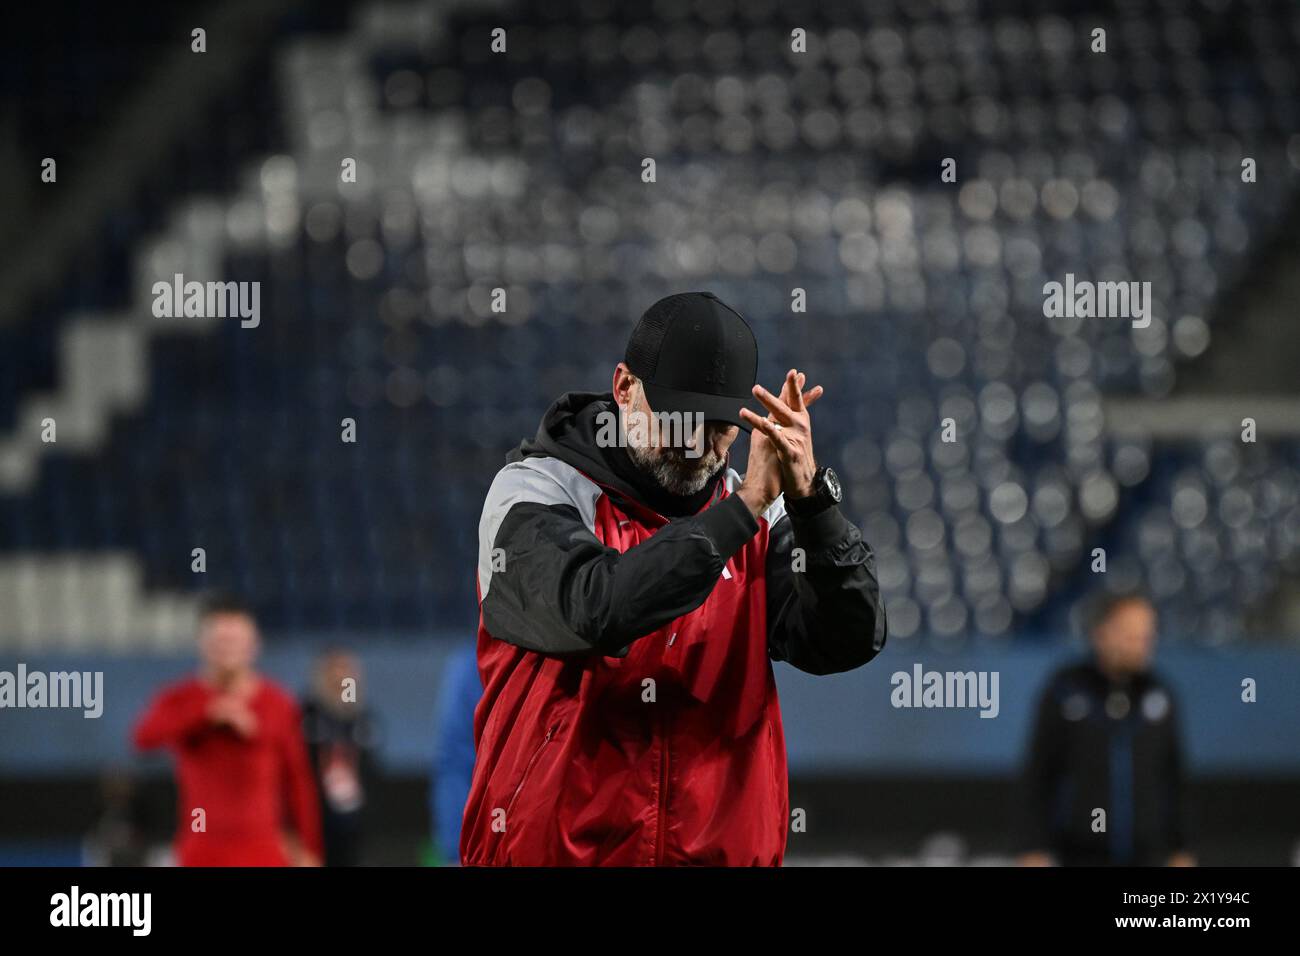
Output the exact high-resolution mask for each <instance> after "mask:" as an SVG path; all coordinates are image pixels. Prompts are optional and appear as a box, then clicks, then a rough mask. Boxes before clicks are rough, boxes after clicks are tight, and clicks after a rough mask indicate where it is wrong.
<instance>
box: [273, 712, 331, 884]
mask: <svg viewBox="0 0 1300 956" xmlns="http://www.w3.org/2000/svg"><path fill="white" fill-rule="evenodd" d="M284 723H285V726H284V727H282V728H280V740H279V743H280V757H281V765H280V766H281V780H282V782H283V788H284V789H283V799H284V806H285V808H286V809H287V811H288V817H289V822H290V823H291V825H292V828H293V831H294V832H295V833H296V834H297V835H298V839H299V840H300V841H302V845H303V846H304V847H305V848H306V849H308V850H310V851H311V852H312V854H313V855H314V856H315V857H316V858H317V859H318V860H319V859H321V858H322V857H323V854H324V852H325V849H324V842H323V837H322V833H321V813H320V801H319V799H318V797H317V795H316V778H315V775H314V774H313V772H312V766H311V758H310V757H309V756H308V755H307V741H306V739H305V738H304V737H303V732H302V712H301V711H300V710H299V709H298V705H297V704H296V703H294V702H293V701H289V702H288V704H287V709H286V718H285V722H284Z"/></svg>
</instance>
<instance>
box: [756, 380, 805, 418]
mask: <svg viewBox="0 0 1300 956" xmlns="http://www.w3.org/2000/svg"><path fill="white" fill-rule="evenodd" d="M754 397H755V398H756V399H758V400H759V401H760V402H762V403H763V407H764V408H766V409H767V410H768V411H769V412H771V413H772V417H773V418H775V419H776V420H777V421H778V422H780V423H781V424H782V425H793V424H794V422H795V416H794V412H793V411H791V410H790V406H789V405H787V404H786V403H785V402H783V401H781V399H779V398H777V397H776V396H775V395H773V394H772V393H771V392H769V391H768V390H767V389H765V388H764V387H763V386H762V385H755V386H754Z"/></svg>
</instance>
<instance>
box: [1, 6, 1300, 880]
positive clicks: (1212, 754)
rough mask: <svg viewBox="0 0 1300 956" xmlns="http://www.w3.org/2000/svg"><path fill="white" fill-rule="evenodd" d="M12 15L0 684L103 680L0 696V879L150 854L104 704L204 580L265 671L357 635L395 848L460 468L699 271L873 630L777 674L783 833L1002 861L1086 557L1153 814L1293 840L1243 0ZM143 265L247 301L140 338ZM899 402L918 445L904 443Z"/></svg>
mask: <svg viewBox="0 0 1300 956" xmlns="http://www.w3.org/2000/svg"><path fill="white" fill-rule="evenodd" d="M19 22H21V23H22V26H21V27H18V26H17V25H16V26H15V28H14V29H12V30H11V31H8V36H7V37H6V38H5V41H4V42H5V46H6V50H5V53H4V56H3V58H0V78H2V79H3V103H2V104H0V197H2V199H0V202H2V204H3V209H4V215H3V216H0V668H5V669H10V670H12V669H13V667H14V666H15V664H16V662H18V661H23V662H25V663H26V664H27V666H28V667H29V668H46V669H51V670H57V669H69V668H76V669H85V670H102V671H104V673H105V696H106V705H105V713H104V716H103V717H102V718H101V719H99V720H83V719H81V717H80V716H79V715H78V714H74V713H66V712H64V713H50V712H33V711H8V712H4V713H0V728H3V732H0V863H18V862H29V863H44V862H51V863H53V862H65V863H66V862H77V861H79V860H82V859H86V858H89V859H92V860H93V859H96V857H95V856H94V855H93V852H94V841H93V840H90V841H88V840H87V837H88V835H89V834H92V833H93V832H95V831H96V830H97V828H100V827H101V826H102V825H103V822H104V821H105V820H106V819H110V818H111V817H112V814H113V813H119V814H120V813H121V812H122V811H121V807H122V805H123V801H124V800H126V801H128V802H129V803H130V805H131V807H132V809H131V810H130V811H129V814H130V815H132V816H133V818H134V817H138V818H139V820H141V821H143V822H142V824H141V825H142V826H145V827H147V828H148V829H149V832H150V833H153V834H156V838H157V840H158V841H159V842H162V841H165V839H166V838H167V836H168V834H169V832H170V828H171V826H172V824H173V816H172V810H171V807H170V804H169V800H170V799H171V798H170V792H169V786H170V784H169V782H168V776H167V773H166V763H165V762H164V761H160V760H150V761H144V760H138V759H136V758H135V757H133V755H132V754H131V752H130V749H129V745H128V734H127V729H128V727H129V725H130V723H131V721H132V719H133V718H134V717H135V715H136V714H137V712H138V711H139V709H140V707H141V706H143V703H144V702H145V700H146V699H147V697H148V696H149V694H150V693H152V691H153V690H155V689H156V688H157V687H158V685H159V684H161V683H162V682H163V681H164V680H167V679H170V678H173V677H175V676H178V675H180V674H183V673H185V672H187V671H189V670H190V669H191V668H192V667H193V627H192V622H193V615H194V609H195V606H196V600H197V598H198V596H199V594H200V592H201V591H202V590H204V589H206V588H213V587H220V588H226V589H230V590H233V591H235V592H237V593H239V594H241V595H243V596H245V597H246V598H247V599H248V600H249V601H251V602H252V603H253V604H254V605H255V607H256V608H257V610H258V612H259V615H260V620H261V624H262V627H263V631H264V633H265V635H266V655H265V663H266V669H267V671H268V672H269V673H271V674H272V675H273V676H276V677H277V678H279V679H281V680H282V681H283V682H284V683H285V684H287V685H288V686H289V687H291V688H294V689H302V688H304V687H305V686H306V684H307V682H308V680H309V673H310V661H311V659H312V656H313V655H314V654H315V653H316V652H317V651H318V650H319V649H320V648H321V647H323V646H325V645H327V644H328V645H343V646H346V647H349V648H351V649H353V650H354V651H355V652H356V653H357V654H358V656H359V657H360V659H361V660H362V662H363V664H364V667H365V679H364V684H363V686H364V688H365V693H366V694H367V699H368V701H369V703H370V705H371V706H372V707H373V708H374V709H375V711H376V712H377V715H378V718H379V722H380V725H381V726H382V729H383V734H382V742H381V746H380V749H379V757H380V768H381V770H380V774H381V776H380V778H379V781H378V782H377V783H376V785H375V787H374V789H373V791H372V800H371V806H370V811H369V812H370V826H369V829H370V834H371V838H370V841H369V845H368V850H367V859H369V860H370V861H371V862H390V863H414V862H418V861H420V860H422V859H427V858H428V856H427V852H426V848H427V845H428V843H429V840H430V827H429V810H428V808H429V801H430V796H429V794H430V787H429V778H430V774H431V771H430V761H431V752H432V747H433V740H434V735H435V731H436V728H435V723H436V720H437V718H436V714H437V704H438V700H437V698H438V689H439V687H440V685H441V679H442V672H443V670H444V668H445V665H446V662H447V661H448V660H449V659H450V658H451V657H452V656H453V655H454V654H455V653H456V651H457V650H458V649H460V648H462V647H464V646H465V645H466V644H467V643H468V642H469V641H470V640H471V639H472V636H473V632H474V626H475V622H476V607H475V601H474V583H473V573H474V566H475V548H476V543H475V539H476V525H477V517H478V511H479V508H480V505H481V500H482V496H483V494H484V492H485V490H486V487H487V484H488V482H489V481H490V479H491V476H492V475H493V473H494V472H495V471H496V469H497V468H498V467H499V466H500V464H501V462H502V458H503V455H504V454H505V452H506V451H507V450H508V449H509V448H510V447H511V446H513V445H514V444H515V443H516V442H517V441H518V440H519V439H520V438H521V437H522V436H524V435H531V434H532V433H533V431H534V430H535V428H536V424H537V421H538V419H539V417H540V415H541V412H542V411H543V410H544V408H545V407H546V405H547V404H548V403H549V402H550V401H551V400H552V399H553V398H554V397H555V396H556V395H557V394H558V393H560V392H562V391H565V390H569V389H575V388H590V389H596V390H601V389H604V388H606V387H607V386H608V381H609V376H610V372H611V370H612V367H613V364H614V363H615V362H616V361H617V360H618V358H619V357H621V354H622V349H623V345H624V343H625V340H626V336H627V334H628V331H629V329H630V326H631V323H632V321H633V320H634V319H635V317H636V316H638V315H639V314H640V313H641V311H642V310H643V309H644V308H645V306H646V305H648V304H649V303H650V302H652V301H653V300H655V299H656V298H658V297H660V296H662V295H665V294H668V293H670V292H673V291H680V290H683V289H702V288H707V289H710V290H712V291H714V292H716V293H717V294H719V295H720V296H722V297H723V298H724V299H725V300H726V301H728V302H730V303H733V304H734V305H736V306H737V307H738V308H739V309H740V310H741V311H742V313H744V314H745V315H746V316H747V317H748V319H749V320H750V321H751V323H752V324H753V326H754V328H755V331H756V334H757V335H758V339H759V343H760V354H761V363H762V364H761V370H760V378H761V379H763V380H764V381H767V382H773V381H776V379H777V378H778V377H779V375H780V374H781V372H782V371H783V370H784V369H786V368H788V367H790V366H793V365H796V364H797V365H798V366H799V367H800V368H806V369H808V370H809V371H810V375H811V379H812V380H813V381H817V382H821V383H822V384H824V385H825V386H826V388H827V392H828V397H827V399H826V400H825V402H824V403H823V404H822V405H821V406H819V408H818V409H817V415H816V418H815V420H816V423H817V445H818V448H819V450H820V451H821V456H822V457H824V458H825V459H827V460H828V461H830V462H831V463H833V464H834V465H835V466H836V468H837V470H838V471H839V472H840V474H841V476H842V478H843V480H844V483H845V491H846V497H847V501H848V506H849V510H850V513H851V514H852V515H853V516H854V517H855V519H856V520H858V521H859V523H860V524H861V525H862V527H863V528H864V529H865V532H866V536H867V538H868V540H869V541H870V543H871V544H872V546H873V547H874V548H875V549H876V551H877V554H878V556H879V571H880V578H881V584H882V587H883V590H884V594H885V599H886V604H887V607H888V611H889V618H890V625H891V627H890V630H891V633H890V638H889V646H888V648H887V651H886V654H885V655H884V656H883V657H882V658H881V659H880V660H879V661H877V662H876V663H874V664H873V665H871V666H870V667H868V668H866V669H865V670H863V671H861V672H858V673H854V674H850V675H846V676H841V677H837V678H832V679H821V680H818V681H816V682H815V683H814V682H813V680H812V679H810V678H805V677H804V676H803V675H800V674H798V673H796V672H794V671H792V670H790V669H788V668H779V675H778V676H779V682H780V685H781V692H782V699H783V709H784V712H785V715H786V725H787V732H788V735H789V737H788V747H789V753H790V759H791V765H792V774H793V779H792V783H791V803H792V806H795V807H803V808H805V809H806V810H807V811H808V821H809V823H808V831H807V833H805V834H797V835H793V836H792V840H791V846H790V861H791V862H794V863H798V862H812V863H817V862H865V861H869V862H884V863H888V862H918V861H919V862H941V863H943V862H995V861H999V860H1005V859H1007V858H1008V856H1009V854H1010V852H1011V843H1010V839H1009V833H1010V831H1011V828H1012V826H1013V824H1014V821H1013V820H1011V819H1009V816H1008V814H1009V807H1010V806H1011V802H1010V800H1009V794H1010V788H1011V786H1012V781H1013V778H1014V774H1015V771H1016V768H1017V764H1018V761H1019V759H1020V755H1021V752H1022V748H1023V745H1024V738H1025V735H1026V733H1027V730H1028V719H1029V714H1030V709H1031V707H1032V704H1033V702H1034V698H1035V695H1036V694H1037V693H1038V691H1039V689H1040V688H1041V685H1042V681H1043V679H1044V677H1045V675H1046V674H1047V673H1048V671H1049V670H1050V669H1051V668H1052V667H1053V666H1055V665H1056V664H1058V663H1060V662H1061V661H1063V660H1065V659H1067V658H1068V657H1069V656H1070V655H1072V654H1076V653H1078V652H1079V651H1080V649H1081V647H1082V644H1081V642H1080V639H1079V633H1080V632H1079V609H1080V606H1081V602H1082V601H1083V600H1084V599H1085V598H1086V597H1087V596H1088V595H1089V594H1090V593H1091V592H1093V591H1094V590H1095V589H1097V588H1111V589H1115V590H1119V589H1123V588H1128V587H1132V586H1141V587H1143V588H1145V589H1147V590H1148V591H1149V593H1150V594H1151V595H1152V596H1153V597H1154V599H1155V601H1156V603H1157V605H1158V607H1159V609H1160V611H1161V615H1162V628H1161V631H1162V645H1161V649H1160V653H1159V657H1158V665H1159V667H1160V668H1161V669H1162V670H1163V671H1164V672H1165V673H1166V674H1168V675H1169V677H1170V678H1171V680H1172V681H1173V683H1174V685H1175V687H1177V688H1178V689H1179V691H1180V692H1181V694H1182V698H1183V706H1184V711H1185V713H1186V721H1187V723H1186V726H1185V732H1186V739H1187V746H1188V749H1189V752H1190V756H1191V767H1192V771H1193V775H1194V776H1193V781H1192V793H1193V806H1194V808H1195V816H1194V819H1195V822H1196V829H1195V834H1196V839H1195V846H1194V848H1195V849H1196V850H1197V851H1198V852H1199V853H1200V855H1201V858H1202V860H1203V861H1204V862H1207V863H1247V864H1251V863H1275V864H1284V863H1289V862H1293V861H1295V860H1297V859H1300V821H1298V819H1297V813H1296V807H1297V806H1300V434H1298V433H1300V402H1298V401H1297V399H1298V398H1300V395H1298V394H1297V392H1298V391H1300V389H1298V388H1297V377H1296V369H1298V368H1300V331H1298V329H1297V326H1296V311H1295V310H1296V303H1297V302H1300V268H1297V264H1298V263H1300V238H1298V234H1300V230H1298V229H1297V227H1298V226H1300V205H1298V204H1297V198H1298V197H1297V189H1296V186H1297V182H1298V181H1300V180H1298V178H1297V177H1298V176H1300V125H1298V123H1297V120H1298V118H1300V117H1298V113H1300V98H1298V96H1297V94H1298V93H1300V80H1298V77H1297V62H1298V60H1300V7H1297V6H1296V5H1295V4H1294V3H1292V2H1290V0H1254V2H1229V0H1199V2H1196V0H1151V2H1147V3H1141V4H1131V3H1122V2H1119V0H1113V2H1105V0H1078V2H1054V3H1042V2H1039V0H1008V2H994V0H907V2H903V0H897V2H894V0H872V2H869V3H868V2H855V3H849V2H836V0H817V2H804V0H780V2H777V0H745V2H735V0H647V2H644V3H636V4H630V3H615V2H613V0H545V2H523V0H519V2H504V3H471V2H463V3H461V2H454V0H444V2H424V3H411V2H391V3H390V2H377V3H342V2H330V0H327V2H311V3H307V2H305V0H258V2H239V0H236V2H230V3H213V4H204V5H194V6H192V7H190V8H187V9H181V8H180V7H178V6H177V5H174V4H161V3H154V2H143V3H138V4H133V5H131V8H130V10H129V12H125V11H123V10H122V9H121V8H120V7H117V6H104V5H101V4H96V3H92V2H89V0H50V2H46V3H42V4H40V5H39V8H38V12H31V11H29V12H28V13H26V14H24V15H23V17H22V18H20V21H19ZM195 27H203V28H204V29H205V30H206V31H207V45H208V49H207V52H206V53H204V54H195V53H192V52H191V51H190V31H191V29H193V28H195ZM496 27H505V28H507V30H508V51H507V52H506V53H505V54H501V55H494V54H492V53H491V52H490V50H489V42H490V32H491V31H492V30H493V29H494V28H496ZM796 27H798V28H803V29H805V30H807V32H808V50H807V53H805V54H795V53H792V52H790V43H789V37H790V31H791V30H792V29H794V28H796ZM1095 27H1102V28H1105V29H1106V30H1107V43H1108V50H1107V52H1106V53H1105V54H1104V55H1101V54H1094V53H1092V52H1090V50H1089V39H1088V38H1089V35H1090V33H1091V31H1092V29H1093V28H1095ZM647 156H649V157H654V158H655V159H656V162H657V182H656V183H654V184H646V183H643V182H642V181H641V176H640V173H641V161H642V159H643V157H647ZM45 157H54V158H56V159H57V162H58V167H57V168H58V180H57V184H45V183H42V182H41V181H40V178H39V170H40V165H41V161H42V159H43V158H45ZM343 157H353V158H355V159H356V161H357V166H358V176H357V182H356V183H342V182H340V161H341V159H342V158H343ZM946 157H951V158H954V159H955V160H956V161H957V171H958V181H957V182H956V183H944V182H941V181H940V177H939V172H940V162H941V160H943V159H944V158H946ZM1245 157H1251V158H1253V159H1254V160H1255V162H1256V164H1257V181H1254V182H1243V180H1242V160H1243V158H1245ZM178 272H180V273H184V274H185V275H186V277H187V278H200V279H204V278H208V279H221V280H237V281H258V282H260V283H261V313H262V318H261V324H260V326H259V327H258V328H255V329H245V328H241V326H240V323H239V321H238V320H236V319H185V318H177V319H158V318H155V317H154V316H153V315H152V312H151V308H150V306H151V302H152V293H151V292H150V288H151V286H152V284H153V283H154V282H156V281H159V280H164V281H169V280H170V278H171V276H172V275H173V274H174V273H178ZM1067 272H1073V273H1075V274H1076V275H1078V276H1081V277H1082V276H1088V277H1090V278H1093V279H1099V280H1106V279H1110V280H1120V281H1128V280H1135V281H1150V282H1151V283H1152V286H1153V290H1154V295H1155V302H1154V308H1153V310H1152V311H1153V315H1154V319H1153V320H1152V322H1151V325H1150V327H1149V328H1146V329H1135V328H1132V327H1131V325H1130V323H1129V322H1127V321H1124V320H1083V319H1064V318H1063V319H1045V318H1044V317H1043V310H1042V305H1043V296H1042V287H1043V284H1044V283H1045V282H1047V281H1051V280H1061V279H1062V278H1063V276H1064V275H1065V273H1067ZM498 287H499V288H504V289H506V290H507V293H508V302H509V308H508V311H507V312H506V313H505V314H496V313H493V312H492V310H491V307H490V295H491V290H492V289H494V288H498ZM796 287H797V288H802V289H804V290H806V292H807V298H808V302H809V307H808V312H807V313H806V314H792V312H791V309H790V296H791V290H792V289H794V288H796ZM47 417H49V418H54V419H55V420H56V421H57V428H58V431H57V439H58V440H57V442H55V443H47V442H43V441H42V439H41V431H42V426H41V422H42V420H43V419H45V418H47ZM949 417H950V418H953V419H955V421H956V422H957V425H958V428H959V431H960V433H961V434H962V435H963V436H966V440H963V441H960V442H957V443H954V444H946V443H944V442H942V441H940V438H939V430H940V421H941V420H942V419H944V418H949ZM1246 417H1250V418H1253V419H1255V420H1256V422H1257V426H1258V440H1257V441H1255V442H1254V443H1246V442H1243V441H1242V438H1241V422H1242V419H1243V418H1246ZM344 418H353V419H355V421H356V432H357V441H356V443H355V444H348V443H343V442H341V441H340V431H341V424H340V423H341V421H342V419H344ZM199 547H201V548H203V549H204V550H205V552H206V561H207V570H206V572H205V573H202V574H197V573H194V572H193V571H192V570H191V562H192V557H191V554H192V550H193V549H194V548H199ZM1097 547H1102V548H1105V549H1106V553H1107V556H1108V567H1107V571H1106V573H1105V574H1104V575H1099V574H1094V573H1093V572H1092V571H1091V567H1090V565H1091V555H1092V552H1093V549H1094V548H1097ZM915 661H921V662H923V663H925V664H926V666H928V667H942V668H945V669H957V670H964V669H980V670H997V671H999V672H1000V674H1001V688H1002V708H1001V715H1000V717H999V718H998V719H996V720H980V719H979V718H978V716H977V714H975V713H973V712H969V711H965V712H962V711H933V712H931V711H924V712H921V711H897V710H894V709H892V708H891V707H890V706H889V704H888V693H889V689H890V688H889V675H890V673H891V672H893V671H895V670H899V669H904V670H908V669H910V668H911V665H912V663H913V662H915ZM1244 677H1253V678H1255V679H1256V680H1258V681H1259V685H1260V696H1261V704H1260V705H1257V706H1254V707H1252V706H1245V705H1242V704H1241V702H1240V684H1241V680H1242V679H1243V678H1244ZM1265 702H1266V703H1267V706H1265ZM130 781H133V782H134V783H133V784H132V783H129V782H130ZM126 794H129V797H128V796H125V795H126ZM114 808H116V810H115V809H114ZM88 852H89V853H90V854H91V855H90V856H89V857H87V854H88Z"/></svg>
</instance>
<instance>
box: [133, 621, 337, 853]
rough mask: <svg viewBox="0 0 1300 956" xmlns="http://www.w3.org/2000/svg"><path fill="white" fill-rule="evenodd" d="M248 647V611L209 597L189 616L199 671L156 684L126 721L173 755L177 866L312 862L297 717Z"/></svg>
mask: <svg viewBox="0 0 1300 956" xmlns="http://www.w3.org/2000/svg"><path fill="white" fill-rule="evenodd" d="M257 652H258V635H257V625H256V623H255V622H254V620H253V616H252V614H251V613H250V612H249V610H248V609H247V608H245V607H244V606H243V605H242V604H240V603H238V602H237V601H234V600H231V599H226V598H222V599H217V600H214V601H211V602H210V603H209V604H208V605H207V606H206V608H205V609H204V612H203V614H202V616H201V618H200V621H199V655H200V657H201V659H202V666H201V668H200V671H199V673H198V674H197V675H196V676H195V677H192V678H189V679H188V680H183V681H180V682H179V683H176V684H173V685H171V686H170V687H167V688H165V689H164V690H163V691H162V693H160V694H159V695H158V696H157V697H156V698H155V699H154V700H153V702H152V703H151V704H150V705H149V707H148V709H147V710H146V711H145V712H144V714H143V715H142V716H141V717H140V719H139V721H138V722H137V723H136V726H135V733H134V740H135V745H136V746H137V747H138V748H140V749H142V750H150V749H153V748H157V747H166V748H169V749H170V750H172V751H173V752H174V753H175V755H176V762H177V778H178V783H179V786H178V789H179V799H178V807H177V809H178V811H179V817H180V821H179V826H178V829H177V835H176V855H177V858H178V860H179V862H180V864H181V865H182V866H288V865H305V866H314V865H319V861H320V859H321V824H320V808H319V806H318V804H317V800H316V785H315V782H314V781H313V779H312V773H311V765H310V763H309V762H308V759H307V748H306V744H305V743H304V741H303V735H302V717H301V715H300V713H299V710H298V705H297V703H296V702H295V701H294V698H293V697H292V696H291V695H290V694H289V693H288V692H286V691H284V690H282V689H281V688H279V687H277V686H276V685H275V684H273V683H271V682H270V681H269V680H267V679H266V678H265V677H262V676H261V675H260V674H258V673H257V671H256V670H255V668H254V664H255V662H256V659H257ZM286 824H288V825H289V827H288V828H287V827H286ZM290 828H291V829H290Z"/></svg>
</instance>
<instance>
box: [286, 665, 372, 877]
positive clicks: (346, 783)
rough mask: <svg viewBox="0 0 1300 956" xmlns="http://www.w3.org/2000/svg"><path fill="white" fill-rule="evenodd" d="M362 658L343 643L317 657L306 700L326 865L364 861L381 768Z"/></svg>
mask: <svg viewBox="0 0 1300 956" xmlns="http://www.w3.org/2000/svg"><path fill="white" fill-rule="evenodd" d="M360 694H361V664H360V662H359V661H358V660H357V659H356V657H354V656H353V655H352V654H350V653H348V652H347V651H346V650H343V649H341V648H330V649H329V650H326V651H325V652H324V653H323V654H321V656H320V657H319V658H318V659H317V661H316V668H315V673H314V675H313V681H312V686H311V690H310V691H309V692H308V694H307V696H306V697H305V698H304V700H303V703H302V714H303V734H304V736H305V737H306V738H307V751H308V753H309V755H310V756H311V765H312V771H313V773H314V775H315V778H316V788H317V792H318V793H319V795H320V805H321V822H322V825H323V829H324V834H325V865H326V866H357V865H359V864H360V863H361V857H362V839H363V825H362V824H363V821H364V819H365V817H364V813H365V808H366V799H367V795H368V791H369V789H370V784H371V782H372V781H373V778H374V774H375V758H374V751H375V747H376V743H377V741H376V733H375V719H374V717H373V715H372V713H371V711H370V708H369V707H367V706H365V705H364V704H363V703H362V702H361V700H360Z"/></svg>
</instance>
